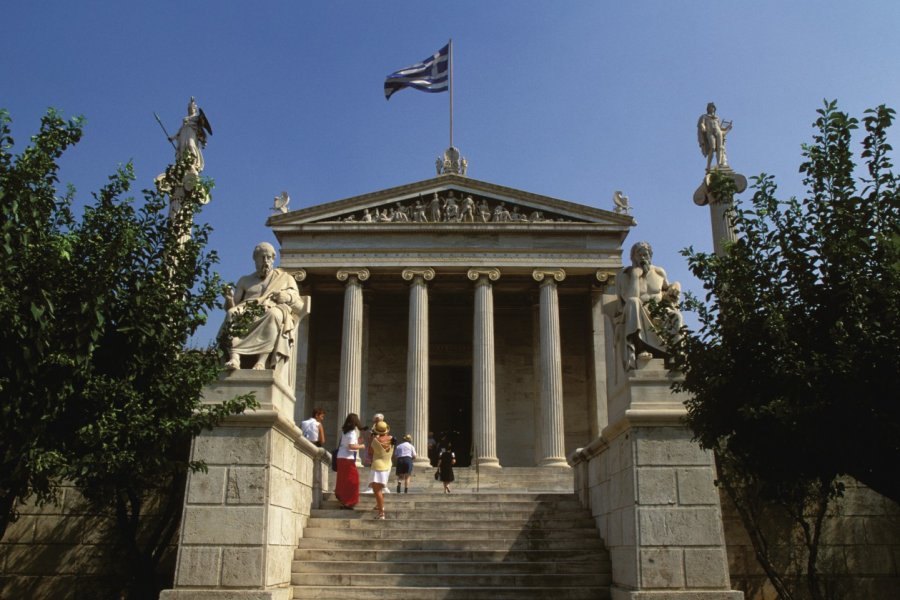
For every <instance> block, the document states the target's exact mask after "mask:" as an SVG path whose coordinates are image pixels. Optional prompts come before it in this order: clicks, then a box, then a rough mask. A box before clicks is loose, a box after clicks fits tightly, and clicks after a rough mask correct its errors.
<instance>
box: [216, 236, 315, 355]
mask: <svg viewBox="0 0 900 600" xmlns="http://www.w3.org/2000/svg"><path fill="white" fill-rule="evenodd" d="M253 262H254V263H255V264H256V271H255V272H253V273H251V274H249V275H245V276H243V277H241V278H240V279H238V282H237V285H236V286H235V288H234V290H232V289H230V288H229V289H226V291H225V309H226V310H227V311H228V312H227V314H226V316H225V323H224V324H223V326H222V329H223V334H222V337H224V338H225V339H224V342H225V344H226V345H227V346H228V350H229V352H230V357H229V360H228V362H226V363H225V367H226V368H227V369H231V370H234V369H240V368H241V357H242V356H253V357H255V358H254V362H253V365H252V368H253V369H256V370H262V369H273V368H275V367H276V366H277V364H278V363H279V362H280V361H287V360H288V359H289V358H290V356H291V349H292V348H293V346H294V341H295V340H294V330H295V328H296V325H297V323H298V322H299V320H300V319H301V318H302V316H303V312H304V310H305V303H304V300H303V297H302V296H301V295H300V290H299V288H298V287H297V282H296V281H295V280H294V278H293V276H291V275H290V274H289V273H288V272H287V271H284V270H282V269H276V268H275V248H274V247H273V246H272V244H269V243H268V242H262V243H261V244H258V245H257V246H256V248H254V249H253Z"/></svg>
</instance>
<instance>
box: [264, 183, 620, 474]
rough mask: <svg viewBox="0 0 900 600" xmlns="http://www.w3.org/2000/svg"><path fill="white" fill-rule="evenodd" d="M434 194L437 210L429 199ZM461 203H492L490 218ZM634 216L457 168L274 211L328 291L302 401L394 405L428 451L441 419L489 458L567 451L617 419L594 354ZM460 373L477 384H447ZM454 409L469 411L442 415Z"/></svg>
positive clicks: (314, 291)
mask: <svg viewBox="0 0 900 600" xmlns="http://www.w3.org/2000/svg"><path fill="white" fill-rule="evenodd" d="M426 199H427V200H428V203H429V204H430V205H433V206H434V207H435V209H436V210H435V211H434V212H427V211H420V210H418V209H417V207H421V206H425V204H426ZM454 205H457V206H458V205H473V206H476V207H479V208H478V210H476V211H475V214H476V215H479V216H478V217H476V218H477V219H478V220H474V219H473V220H462V219H463V217H461V216H459V215H462V214H470V213H468V212H466V213H462V212H459V211H458V210H457V211H453V210H452V207H453V206H454ZM441 207H444V210H445V212H443V213H442V212H441ZM446 207H450V208H446ZM400 214H403V215H404V216H403V217H399V216H398V215H400ZM375 215H377V217H376V216H375ZM389 215H392V216H389ZM484 215H487V219H488V220H484V219H485V217H484ZM411 216H412V217H414V218H419V219H420V220H419V221H411V220H409V219H410V217H411ZM376 219H377V220H376ZM435 219H440V220H435ZM632 225H633V220H632V219H631V217H630V216H627V215H621V214H617V213H614V212H611V211H604V210H599V209H595V208H591V207H587V206H583V205H578V204H573V203H570V202H564V201H561V200H557V199H553V198H548V197H545V196H538V195H535V194H530V193H527V192H522V191H519V190H513V189H510V188H504V187H501V186H496V185H493V184H489V183H485V182H480V181H477V180H472V179H469V178H467V177H463V176H460V175H457V174H445V175H441V176H439V177H437V178H434V179H430V180H426V181H422V182H418V183H414V184H410V185H407V186H402V187H398V188H392V189H389V190H384V191H381V192H376V193H373V194H366V195H363V196H357V197H354V198H349V199H346V200H340V201H337V202H330V203H326V204H321V205H318V206H313V207H310V208H305V209H301V210H298V211H294V212H291V213H287V214H284V215H279V216H276V217H273V218H271V219H270V220H269V226H270V227H272V229H273V230H274V232H275V234H276V236H277V237H278V240H279V242H280V245H281V267H282V268H285V269H287V270H289V271H291V270H294V271H299V270H301V269H302V270H303V271H304V273H305V280H304V281H303V282H302V284H301V287H302V291H303V293H304V294H308V295H310V296H311V297H312V305H313V306H315V307H316V308H315V310H314V311H313V313H312V314H311V315H310V317H309V330H308V334H305V336H301V344H305V348H303V349H301V351H300V352H299V353H298V355H299V356H303V357H305V360H304V361H303V362H302V363H300V364H298V375H297V381H298V385H301V386H303V389H299V390H298V394H297V396H298V398H305V402H304V405H303V406H298V413H300V414H303V413H306V412H309V410H310V409H311V408H312V407H313V406H321V407H322V408H324V409H325V410H326V413H327V415H328V417H327V421H326V426H327V428H328V431H334V432H337V430H338V428H339V426H340V425H341V423H342V422H343V418H344V417H345V416H346V413H347V412H358V413H360V416H361V418H362V419H363V420H364V421H365V420H367V419H369V418H371V415H372V414H374V413H375V412H381V413H384V414H385V417H386V419H387V421H388V422H389V423H390V424H391V427H392V430H393V433H394V434H395V435H397V436H402V435H403V434H405V433H409V434H410V435H411V436H412V437H413V443H414V445H416V447H417V450H418V451H419V456H420V459H419V462H420V463H425V462H427V456H426V440H427V437H428V433H429V432H430V431H431V432H434V433H435V435H441V434H442V433H443V434H446V435H447V436H448V439H450V441H452V442H453V443H454V446H456V447H457V448H456V450H457V455H458V457H459V458H461V459H463V460H464V459H465V457H466V456H467V455H470V453H471V455H472V459H473V461H474V460H477V463H478V465H479V466H480V467H486V468H500V467H502V466H560V467H566V462H565V456H566V455H567V454H568V453H569V452H571V451H572V450H573V449H574V448H576V447H578V446H582V445H584V444H586V443H588V442H589V441H590V440H591V439H593V438H592V437H591V436H592V434H595V432H596V431H598V430H599V429H602V427H603V426H605V422H602V420H603V419H604V416H603V415H604V414H605V411H603V410H601V408H600V407H604V408H605V406H606V398H605V394H606V386H605V385H597V383H598V380H603V379H604V376H602V375H599V374H597V373H595V372H594V370H595V365H597V364H603V363H602V361H601V362H599V363H598V362H597V361H595V360H593V359H594V355H595V354H596V352H597V349H598V347H599V348H600V349H603V348H605V339H606V337H607V333H606V332H607V329H609V327H608V324H606V323H604V322H603V319H604V318H605V317H603V316H602V313H601V312H600V311H598V310H596V309H595V307H596V298H597V296H598V294H600V295H602V293H603V285H602V283H600V282H601V281H607V280H609V279H610V278H609V274H611V273H614V272H615V271H616V270H617V269H618V268H620V267H621V245H622V241H623V240H624V238H625V235H626V234H627V231H628V229H629V228H630V227H631V226H632ZM304 338H305V339H304ZM304 350H305V352H304ZM448 365H452V366H453V368H452V369H449V368H446V367H447V366H448ZM442 366H443V368H442ZM436 369H437V370H436ZM434 373H437V377H438V383H439V385H441V386H442V389H441V390H440V391H439V392H435V391H434V390H433V389H432V386H433V385H434V384H435V381H433V379H434V378H433V377H432V374H434ZM448 376H452V377H454V378H459V377H465V378H466V379H468V381H467V385H453V386H449V387H451V389H452V390H453V391H452V392H448V390H447V387H448V383H447V380H446V378H447V377H448ZM453 394H469V395H470V397H468V398H456V397H453ZM601 396H602V398H601ZM438 399H440V400H438ZM436 401H439V402H440V403H441V404H438V405H436V404H435V402H436ZM444 403H450V404H451V407H452V406H455V407H456V408H454V409H451V408H450V407H445V406H444ZM438 407H440V408H438ZM461 407H462V410H459V409H460V408H461ZM432 412H434V413H436V414H435V417H439V418H438V419H437V420H436V421H435V422H432V420H431V418H430V413H432ZM453 415H457V416H458V418H460V419H465V420H466V421H467V422H464V423H452V424H451V423H446V422H440V421H445V420H446V419H449V418H452V416H453ZM436 425H440V429H441V430H442V431H436ZM454 432H456V433H454ZM454 438H455V439H454ZM460 444H462V445H464V446H465V448H460V447H459V446H460ZM463 460H460V463H462V462H463ZM473 464H474V462H473Z"/></svg>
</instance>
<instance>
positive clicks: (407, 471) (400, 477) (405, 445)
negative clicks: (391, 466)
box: [394, 433, 416, 494]
mask: <svg viewBox="0 0 900 600" xmlns="http://www.w3.org/2000/svg"><path fill="white" fill-rule="evenodd" d="M415 457H416V447H415V446H413V445H412V436H411V435H409V434H408V433H407V434H406V435H404V436H403V442H401V443H400V444H397V448H396V449H395V450H394V458H396V459H397V493H398V494H399V493H400V484H401V483H403V493H405V494H408V493H409V478H410V477H411V476H412V472H413V459H414V458H415Z"/></svg>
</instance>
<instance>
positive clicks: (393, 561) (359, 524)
mask: <svg viewBox="0 0 900 600" xmlns="http://www.w3.org/2000/svg"><path fill="white" fill-rule="evenodd" d="M360 498H361V499H360V504H359V505H358V506H357V510H355V511H347V510H341V509H339V504H338V502H337V501H336V500H335V499H334V498H333V497H331V494H326V498H325V501H324V502H323V505H322V508H319V509H315V510H313V511H312V515H311V518H310V520H309V523H308V525H307V527H306V529H305V530H304V532H303V536H304V537H303V538H302V539H301V540H300V543H299V547H298V548H297V550H296V551H295V553H294V563H293V574H292V584H293V585H294V598H307V599H313V598H315V599H322V600H327V599H341V600H346V598H352V597H357V596H359V595H360V594H364V595H368V594H371V593H376V594H378V595H379V596H386V597H389V598H391V599H392V600H394V599H397V600H404V599H409V600H437V599H447V600H453V599H466V600H478V599H482V598H484V599H490V600H505V599H512V598H515V599H516V600H523V599H527V598H542V599H543V598H551V597H552V598H554V599H560V600H566V599H570V600H577V599H591V600H594V599H605V598H609V597H610V591H609V583H610V562H609V554H608V552H607V550H606V548H605V547H604V545H603V542H602V540H601V539H600V536H599V534H598V532H597V529H596V528H595V525H594V521H593V519H592V518H591V516H590V512H589V511H588V510H587V509H585V508H582V507H581V505H580V504H579V502H578V500H577V499H576V497H575V495H574V494H572V493H571V492H570V493H510V492H487V493H478V494H475V493H467V492H464V491H459V490H458V489H457V488H455V489H454V492H453V493H451V494H449V495H447V494H443V493H434V492H431V491H429V492H422V491H419V492H411V493H409V494H397V493H396V491H395V493H393V494H390V495H388V496H387V497H386V512H387V519H386V520H384V521H377V520H375V519H374V514H375V513H374V511H373V510H372V509H373V507H374V505H375V499H374V497H373V496H372V495H371V494H366V495H362V496H361V497H360Z"/></svg>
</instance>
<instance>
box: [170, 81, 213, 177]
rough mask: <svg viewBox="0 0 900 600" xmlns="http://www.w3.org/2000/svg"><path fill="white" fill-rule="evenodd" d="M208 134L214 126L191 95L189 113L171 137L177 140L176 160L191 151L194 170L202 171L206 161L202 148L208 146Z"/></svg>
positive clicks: (210, 133)
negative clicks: (204, 160)
mask: <svg viewBox="0 0 900 600" xmlns="http://www.w3.org/2000/svg"><path fill="white" fill-rule="evenodd" d="M207 134H209V135H212V127H211V126H210V124H209V120H207V118H206V115H205V114H204V113H203V109H201V108H198V107H197V102H196V101H195V100H194V97H193V96H191V101H190V102H188V114H187V116H186V117H185V118H184V119H182V120H181V128H180V129H179V130H178V133H176V134H175V135H173V136H172V137H170V138H169V139H170V140H173V141H174V142H175V160H176V161H177V160H178V159H180V158H181V157H183V156H184V155H185V154H188V153H191V154H192V155H193V157H192V163H191V164H192V166H193V168H194V171H196V172H197V173H199V172H200V171H202V170H203V167H204V162H203V152H202V151H201V150H202V148H205V147H206V136H207Z"/></svg>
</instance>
